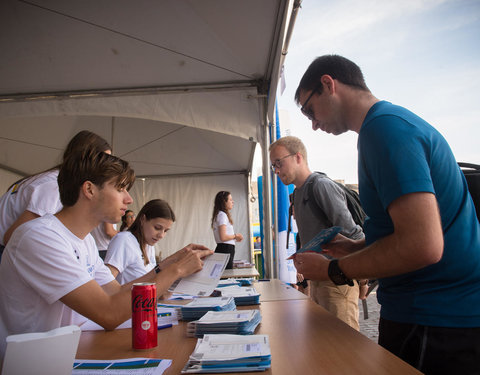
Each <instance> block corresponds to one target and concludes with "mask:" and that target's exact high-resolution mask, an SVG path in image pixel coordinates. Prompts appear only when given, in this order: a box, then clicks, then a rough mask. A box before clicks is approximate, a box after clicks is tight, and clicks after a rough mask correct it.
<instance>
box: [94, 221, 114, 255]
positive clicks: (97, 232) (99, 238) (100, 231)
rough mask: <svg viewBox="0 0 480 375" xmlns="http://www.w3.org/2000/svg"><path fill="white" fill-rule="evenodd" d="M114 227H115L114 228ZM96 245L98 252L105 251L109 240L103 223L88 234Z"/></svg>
mask: <svg viewBox="0 0 480 375" xmlns="http://www.w3.org/2000/svg"><path fill="white" fill-rule="evenodd" d="M114 227H115V226H114ZM90 234H91V235H92V236H93V239H94V240H95V243H96V244H97V248H98V250H107V249H108V244H109V243H110V241H111V238H110V237H109V236H108V235H107V233H106V232H105V223H100V224H99V225H98V226H96V227H95V228H93V230H92V231H91V232H90Z"/></svg>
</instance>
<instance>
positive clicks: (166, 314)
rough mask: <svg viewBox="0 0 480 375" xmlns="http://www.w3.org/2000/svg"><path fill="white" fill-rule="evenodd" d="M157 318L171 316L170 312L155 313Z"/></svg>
mask: <svg viewBox="0 0 480 375" xmlns="http://www.w3.org/2000/svg"><path fill="white" fill-rule="evenodd" d="M157 316H172V313H171V312H164V313H157Z"/></svg>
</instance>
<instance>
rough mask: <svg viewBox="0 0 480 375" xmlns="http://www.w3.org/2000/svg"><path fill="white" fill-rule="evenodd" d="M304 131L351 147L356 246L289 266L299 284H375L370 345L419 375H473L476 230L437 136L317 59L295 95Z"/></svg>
mask: <svg viewBox="0 0 480 375" xmlns="http://www.w3.org/2000/svg"><path fill="white" fill-rule="evenodd" d="M295 100H296V101H297V103H298V104H299V105H301V106H302V108H301V110H302V112H303V114H304V115H306V116H307V117H308V118H309V119H310V120H311V121H312V128H313V130H317V129H321V130H323V131H325V132H327V133H332V134H335V135H337V134H341V133H344V132H346V131H349V130H351V131H355V132H356V133H358V134H359V137H358V177H359V190H360V199H361V202H362V206H363V207H364V209H365V211H366V213H367V215H368V218H367V220H366V222H365V225H364V232H365V240H364V241H361V240H360V241H354V240H350V239H347V238H345V237H342V236H340V235H339V236H337V237H336V238H335V239H334V240H333V241H332V242H331V243H330V244H329V245H328V247H327V249H326V252H327V253H330V254H332V255H334V256H335V257H337V258H340V259H338V260H327V259H326V258H324V257H322V256H320V255H318V254H313V253H310V254H309V253H303V254H298V255H296V256H295V259H294V262H295V266H296V268H297V270H298V272H300V273H302V274H303V275H304V276H305V277H306V278H309V279H319V280H325V279H328V278H330V279H331V280H332V281H333V282H334V283H337V284H339V285H341V284H345V283H347V282H348V281H349V280H351V279H363V278H370V279H379V289H378V300H379V302H380V304H381V305H382V308H381V313H380V324H379V344H380V345H382V346H384V347H385V348H387V349H388V350H390V351H391V352H392V353H394V354H396V355H397V356H399V357H400V358H402V359H404V360H405V361H407V362H409V363H410V364H411V365H412V366H415V367H416V368H418V369H419V370H421V371H423V372H425V373H426V374H450V373H468V374H470V373H478V369H479V364H478V359H479V358H480V345H479V342H480V224H479V222H478V219H477V217H476V213H475V208H474V205H473V201H472V198H471V196H470V194H469V192H468V187H467V183H466V180H465V177H464V176H463V174H462V172H461V170H460V168H459V167H458V165H457V163H456V161H455V158H454V156H453V153H452V151H451V150H450V147H449V146H448V144H447V142H446V141H445V139H444V138H443V137H442V136H441V135H440V133H439V132H438V131H437V130H435V129H434V128H433V127H432V126H431V125H429V124H428V123H427V122H425V121H424V120H422V119H421V118H419V117H418V116H416V115H415V114H413V113H412V112H410V111H408V110H406V109H405V108H402V107H398V106H395V105H392V104H391V103H388V102H385V101H380V100H378V99H377V98H375V97H374V96H373V94H372V93H371V92H370V90H369V89H368V88H367V86H366V84H365V81H364V78H363V75H362V72H361V70H360V68H359V67H358V66H357V65H356V64H354V63H353V62H351V61H349V60H347V59H345V58H343V57H341V56H336V55H328V56H321V57H319V58H317V59H316V60H314V62H312V64H311V65H310V66H309V68H308V69H307V71H306V72H305V74H304V76H303V78H302V80H301V81H300V84H299V87H298V88H297V92H296V94H295Z"/></svg>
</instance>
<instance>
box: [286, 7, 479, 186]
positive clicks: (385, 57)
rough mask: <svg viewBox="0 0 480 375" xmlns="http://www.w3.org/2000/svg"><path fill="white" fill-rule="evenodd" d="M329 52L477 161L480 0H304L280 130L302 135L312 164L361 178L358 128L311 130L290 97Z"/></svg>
mask: <svg viewBox="0 0 480 375" xmlns="http://www.w3.org/2000/svg"><path fill="white" fill-rule="evenodd" d="M330 53H335V54H340V55H343V56H345V57H347V58H349V59H351V60H353V61H354V62H356V63H357V64H358V65H359V66H360V68H361V69H362V71H363V73H364V75H365V79H366V82H367V85H368V86H369V88H370V90H371V91H372V92H373V94H374V95H375V96H376V97H377V98H379V99H383V100H388V101H391V102H393V103H395V104H398V105H402V106H404V107H406V108H408V109H410V110H412V111H413V112H415V113H416V114H418V115H420V116H421V117H423V118H424V119H425V120H427V121H428V122H430V123H431V124H432V125H433V126H434V127H436V128H437V129H438V130H439V131H440V132H441V133H442V134H443V135H444V137H445V138H446V139H447V141H448V142H449V144H450V146H451V148H452V150H453V152H454V154H455V156H456V158H457V161H466V162H473V163H477V164H480V0H475V1H472V0H445V1H441V0H436V1H433V0H391V1H381V0H337V1H333V2H332V1H323V0H320V1H319V0H303V2H302V8H301V9H300V11H299V14H298V17H297V22H296V25H295V29H294V32H293V36H292V39H291V42H290V46H289V50H288V55H287V58H286V61H285V80H286V85H287V87H286V90H285V92H284V93H283V94H282V95H280V93H279V94H278V108H279V110H280V112H281V116H282V120H281V126H282V135H286V134H288V133H289V134H291V135H296V136H298V137H299V138H301V139H302V140H303V141H304V143H305V144H306V146H307V150H308V153H309V164H310V167H311V169H312V170H321V171H324V172H326V173H327V174H328V175H330V177H332V178H335V179H344V180H345V181H346V182H347V183H356V182H357V156H356V141H357V135H356V134H355V133H353V132H349V133H346V134H342V135H340V136H333V135H329V134H326V133H323V132H321V131H316V132H313V131H312V130H311V123H310V122H309V121H308V120H307V119H306V118H305V117H304V116H303V115H302V114H301V113H300V111H299V109H298V108H297V106H296V105H295V103H294V100H293V96H294V93H295V90H296V88H297V85H298V82H299V80H300V78H301V77H302V75H303V73H304V72H305V70H306V68H307V67H308V65H309V64H310V63H311V61H312V60H313V59H314V58H315V57H317V56H320V55H323V54H330ZM287 129H288V130H287Z"/></svg>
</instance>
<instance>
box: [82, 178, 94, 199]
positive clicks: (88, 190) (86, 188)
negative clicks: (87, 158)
mask: <svg viewBox="0 0 480 375" xmlns="http://www.w3.org/2000/svg"><path fill="white" fill-rule="evenodd" d="M96 190H97V187H96V186H95V184H94V183H93V182H91V181H85V182H84V183H83V184H82V194H83V195H84V196H85V197H86V198H87V199H92V198H93V197H94V196H95V195H96Z"/></svg>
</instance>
